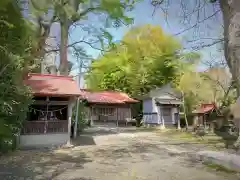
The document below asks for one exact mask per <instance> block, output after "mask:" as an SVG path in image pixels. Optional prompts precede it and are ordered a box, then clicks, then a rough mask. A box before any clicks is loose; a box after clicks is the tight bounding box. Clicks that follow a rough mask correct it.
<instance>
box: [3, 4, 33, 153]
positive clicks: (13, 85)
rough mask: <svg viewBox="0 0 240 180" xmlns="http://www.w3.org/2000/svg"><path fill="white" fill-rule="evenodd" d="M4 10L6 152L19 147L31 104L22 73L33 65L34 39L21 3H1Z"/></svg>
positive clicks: (4, 146)
mask: <svg viewBox="0 0 240 180" xmlns="http://www.w3.org/2000/svg"><path fill="white" fill-rule="evenodd" d="M0 7H1V8H0V16H1V20H0V31H1V34H0V55H1V61H0V89H1V92H0V97H1V98H0V151H6V150H9V148H14V147H15V145H16V144H15V143H14V142H16V141H15V140H16V136H17V135H19V133H20V129H21V123H22V121H23V120H24V119H25V118H26V115H27V111H28V106H29V104H30V102H31V98H30V95H29V91H28V90H27V88H26V87H25V86H24V85H23V84H22V82H23V81H22V73H23V66H24V65H26V64H27V65H32V62H30V61H29V59H30V58H29V57H30V55H31V52H30V50H31V42H32V41H34V39H31V35H32V33H31V31H32V30H31V27H30V26H29V24H28V23H27V22H26V21H25V20H24V18H23V17H22V14H21V11H20V8H19V4H18V1H17V0H5V1H1V2H0Z"/></svg>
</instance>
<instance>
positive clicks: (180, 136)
mask: <svg viewBox="0 0 240 180" xmlns="http://www.w3.org/2000/svg"><path fill="white" fill-rule="evenodd" d="M157 134H159V135H161V136H166V137H169V138H171V139H174V140H182V141H186V142H192V143H199V144H206V145H209V148H210V149H212V150H221V149H222V148H224V147H225V145H224V143H225V142H224V140H223V139H222V137H219V136H217V135H215V134H207V135H205V136H203V138H201V137H199V136H196V135H195V134H192V133H191V132H186V131H180V130H176V129H168V130H163V131H162V130H160V131H159V130H158V131H157Z"/></svg>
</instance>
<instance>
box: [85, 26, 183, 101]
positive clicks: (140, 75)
mask: <svg viewBox="0 0 240 180" xmlns="http://www.w3.org/2000/svg"><path fill="white" fill-rule="evenodd" d="M184 56H186V55H185V54H183V53H182V52H181V45H180V44H179V42H178V41H177V40H176V39H174V38H173V37H172V36H171V35H168V34H166V33H164V32H163V30H162V28H161V27H160V26H155V25H149V24H146V25H143V26H137V27H133V28H132V29H130V30H129V31H128V32H127V33H126V34H125V36H124V37H123V39H122V40H121V41H120V42H119V43H116V44H115V47H114V48H110V50H109V51H108V52H107V53H105V54H104V55H103V56H101V57H99V58H97V59H95V60H93V62H92V64H91V67H90V70H89V72H88V74H87V75H86V82H87V84H88V86H89V88H93V89H108V90H120V91H124V92H127V93H129V94H131V95H133V96H138V95H142V94H144V93H146V92H148V91H149V90H150V89H151V88H154V87H159V86H162V85H164V84H166V83H169V82H171V81H173V80H174V79H176V76H178V74H179V71H181V63H182V61H183V60H182V59H183V58H182V57H184Z"/></svg>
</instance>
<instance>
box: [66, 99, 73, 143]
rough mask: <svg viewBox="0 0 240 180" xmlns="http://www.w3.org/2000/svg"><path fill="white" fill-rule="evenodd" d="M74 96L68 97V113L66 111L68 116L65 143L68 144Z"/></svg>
mask: <svg viewBox="0 0 240 180" xmlns="http://www.w3.org/2000/svg"><path fill="white" fill-rule="evenodd" d="M74 101H75V99H74V98H70V100H69V102H68V113H67V118H68V138H69V139H68V142H67V144H68V145H70V144H71V142H70V137H71V125H72V108H73V106H74Z"/></svg>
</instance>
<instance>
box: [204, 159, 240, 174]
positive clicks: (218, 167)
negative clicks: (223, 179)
mask: <svg viewBox="0 0 240 180" xmlns="http://www.w3.org/2000/svg"><path fill="white" fill-rule="evenodd" d="M203 164H204V165H206V166H207V167H208V168H211V169H214V170H216V171H221V172H225V173H237V171H235V170H232V169H229V168H227V167H224V166H222V165H219V164H214V163H209V162H203Z"/></svg>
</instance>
